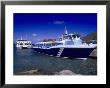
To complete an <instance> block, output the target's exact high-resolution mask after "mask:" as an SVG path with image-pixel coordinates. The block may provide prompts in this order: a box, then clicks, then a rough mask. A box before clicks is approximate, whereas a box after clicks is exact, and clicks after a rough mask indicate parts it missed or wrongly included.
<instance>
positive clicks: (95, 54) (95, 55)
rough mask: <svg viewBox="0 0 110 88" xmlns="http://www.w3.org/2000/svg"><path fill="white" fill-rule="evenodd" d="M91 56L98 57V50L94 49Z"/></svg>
mask: <svg viewBox="0 0 110 88" xmlns="http://www.w3.org/2000/svg"><path fill="white" fill-rule="evenodd" d="M89 56H91V57H97V49H94V50H93V51H92V53H91V54H90V55H89Z"/></svg>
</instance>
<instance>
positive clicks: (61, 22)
mask: <svg viewBox="0 0 110 88" xmlns="http://www.w3.org/2000/svg"><path fill="white" fill-rule="evenodd" d="M63 23H64V21H54V24H63Z"/></svg>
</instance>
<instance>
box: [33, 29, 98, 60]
mask: <svg viewBox="0 0 110 88" xmlns="http://www.w3.org/2000/svg"><path fill="white" fill-rule="evenodd" d="M96 46H97V44H96V43H90V44H87V43H83V41H82V40H81V38H80V35H79V34H77V33H72V34H69V33H68V32H67V29H66V27H65V33H64V34H63V35H62V39H61V40H60V41H59V40H56V41H48V42H38V43H36V44H35V46H34V47H33V49H34V50H35V51H36V52H39V53H43V54H46V55H50V56H56V57H64V58H76V59H87V58H88V57H89V55H90V54H91V52H92V51H93V50H94V49H95V48H96Z"/></svg>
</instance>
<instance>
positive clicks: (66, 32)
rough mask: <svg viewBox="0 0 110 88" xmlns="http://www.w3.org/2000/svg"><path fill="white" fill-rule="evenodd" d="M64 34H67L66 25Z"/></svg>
mask: <svg viewBox="0 0 110 88" xmlns="http://www.w3.org/2000/svg"><path fill="white" fill-rule="evenodd" d="M65 34H68V31H67V28H66V26H65Z"/></svg>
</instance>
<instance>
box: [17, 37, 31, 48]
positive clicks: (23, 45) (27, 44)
mask: <svg viewBox="0 0 110 88" xmlns="http://www.w3.org/2000/svg"><path fill="white" fill-rule="evenodd" d="M16 47H17V48H18V49H28V48H31V47H32V43H31V41H29V40H25V39H22V37H21V39H20V40H17V41H16Z"/></svg>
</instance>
